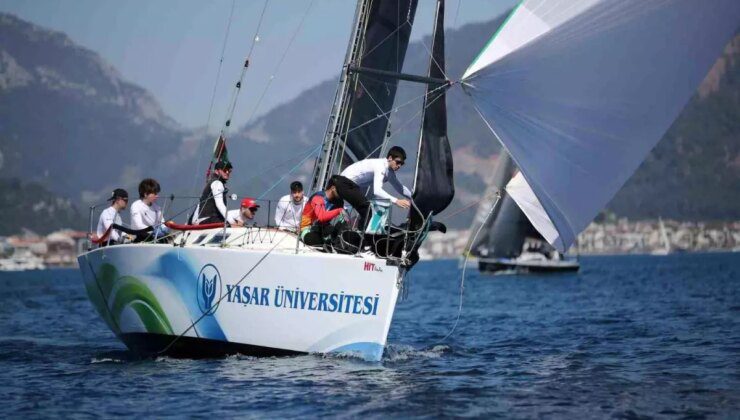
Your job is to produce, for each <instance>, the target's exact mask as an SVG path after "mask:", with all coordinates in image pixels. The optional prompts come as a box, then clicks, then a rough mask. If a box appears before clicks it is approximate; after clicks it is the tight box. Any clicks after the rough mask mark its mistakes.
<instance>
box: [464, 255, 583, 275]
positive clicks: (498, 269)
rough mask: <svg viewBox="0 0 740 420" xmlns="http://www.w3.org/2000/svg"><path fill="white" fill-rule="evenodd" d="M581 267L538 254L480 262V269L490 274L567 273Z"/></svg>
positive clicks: (565, 260)
mask: <svg viewBox="0 0 740 420" xmlns="http://www.w3.org/2000/svg"><path fill="white" fill-rule="evenodd" d="M530 254H531V255H530ZM580 267H581V264H580V263H579V262H578V261H576V260H572V259H558V260H554V259H549V258H547V257H545V256H544V255H541V254H536V253H523V254H522V255H520V256H519V257H518V258H481V259H479V260H478V269H479V270H480V271H481V272H485V273H489V274H527V273H565V272H574V271H578V269H579V268H580Z"/></svg>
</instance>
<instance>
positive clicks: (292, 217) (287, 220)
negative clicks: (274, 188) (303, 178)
mask: <svg viewBox="0 0 740 420" xmlns="http://www.w3.org/2000/svg"><path fill="white" fill-rule="evenodd" d="M306 201H307V199H306V197H305V196H304V195H303V184H301V183H300V181H293V182H292V183H291V184H290V194H288V195H286V196H283V197H282V198H281V199H280V201H278V203H277V208H276V209H275V224H277V227H278V228H280V229H284V230H290V231H293V232H298V227H299V226H300V224H301V214H303V206H305V205H306Z"/></svg>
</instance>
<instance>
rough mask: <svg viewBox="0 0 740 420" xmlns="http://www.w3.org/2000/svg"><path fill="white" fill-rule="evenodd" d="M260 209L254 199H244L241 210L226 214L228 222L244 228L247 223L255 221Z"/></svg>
mask: <svg viewBox="0 0 740 420" xmlns="http://www.w3.org/2000/svg"><path fill="white" fill-rule="evenodd" d="M259 208H260V205H259V204H257V201H255V199H254V198H252V197H244V199H243V200H242V202H241V206H240V207H239V210H229V211H228V212H227V213H226V222H227V223H228V224H229V225H231V226H244V225H245V224H246V223H247V221H249V220H252V219H254V215H255V213H257V210H258V209H259Z"/></svg>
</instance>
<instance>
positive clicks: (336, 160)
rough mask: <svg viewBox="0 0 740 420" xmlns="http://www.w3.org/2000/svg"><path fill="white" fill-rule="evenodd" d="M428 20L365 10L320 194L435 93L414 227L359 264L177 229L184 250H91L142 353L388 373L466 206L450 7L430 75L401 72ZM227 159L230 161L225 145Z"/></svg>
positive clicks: (105, 311)
mask: <svg viewBox="0 0 740 420" xmlns="http://www.w3.org/2000/svg"><path fill="white" fill-rule="evenodd" d="M416 7H417V1H416V0H400V1H396V0H382V1H381V0H360V1H358V4H357V8H356V12H355V18H354V23H353V30H352V34H351V38H350V42H349V47H348V50H347V55H346V58H345V64H344V67H343V69H342V75H341V78H340V81H339V84H338V87H337V91H336V95H335V101H334V106H333V108H332V112H331V115H330V117H329V122H328V125H327V130H326V135H325V139H324V141H323V143H322V144H323V146H322V150H321V153H320V155H319V156H318V158H317V160H316V164H315V170H314V177H313V186H312V190H313V191H319V190H323V187H324V186H325V185H326V182H327V180H328V179H329V177H330V176H331V175H332V174H335V173H339V172H340V171H341V170H342V169H343V168H344V167H346V166H347V165H349V164H351V163H353V162H355V161H357V160H360V159H364V158H368V157H371V158H372V157H378V156H380V153H381V151H382V149H383V146H384V140H385V134H386V131H387V128H388V120H389V118H388V117H389V115H390V114H391V111H392V108H393V103H394V98H395V93H396V88H397V85H398V83H399V81H400V80H408V81H411V82H418V83H424V84H426V85H427V94H426V95H424V104H423V110H424V118H423V123H422V128H421V134H420V140H419V142H420V145H419V150H418V159H417V164H416V169H415V189H414V195H413V199H414V206H413V209H412V210H411V212H410V214H409V217H408V222H407V223H406V224H405V225H404V226H401V227H398V226H390V225H385V226H381V227H380V228H381V230H382V231H381V232H377V231H376V232H371V233H366V234H364V235H362V238H363V240H364V245H363V243H362V241H361V242H360V244H359V245H358V246H357V249H355V250H354V252H347V251H346V250H344V252H341V253H340V252H326V250H325V249H316V248H313V247H308V246H305V245H304V244H303V243H302V242H301V241H300V239H299V237H298V235H296V234H295V233H292V232H287V231H282V230H277V229H271V228H256V227H230V226H226V225H224V224H223V223H221V224H216V225H217V226H214V225H205V226H204V225H198V226H194V225H179V224H174V223H168V226H170V227H171V228H173V229H175V232H176V233H175V234H174V236H173V238H172V243H130V244H121V245H115V246H105V247H100V248H96V249H91V250H89V251H88V252H85V253H84V254H82V255H80V256H79V257H78V262H79V266H80V270H81V272H82V275H83V278H84V282H85V287H86V290H87V293H88V296H89V298H90V300H91V302H92V303H93V306H94V307H95V308H96V309H97V311H98V312H99V314H100V315H101V317H102V318H103V319H104V320H105V322H106V323H107V324H108V326H109V327H110V329H111V330H112V331H113V332H114V333H115V334H116V336H118V338H119V339H120V340H121V341H123V343H125V345H126V346H127V347H128V348H129V349H131V350H132V351H134V352H136V353H140V354H144V355H172V356H186V357H199V356H211V355H214V356H215V355H222V354H229V353H236V352H239V353H242V354H248V355H256V356H264V355H278V356H279V355H290V354H301V353H350V354H354V355H356V356H358V357H361V358H363V359H366V360H370V361H378V360H380V358H381V356H382V354H383V349H384V346H385V344H386V339H387V336H388V330H389V328H390V325H391V320H392V318H393V313H394V310H395V306H396V301H397V299H398V294H399V290H400V289H401V287H402V285H403V283H404V278H405V276H406V275H407V273H408V272H409V271H410V270H411V269H412V267H413V266H414V264H415V263H416V262H417V261H418V250H419V247H420V246H421V244H422V243H423V241H424V239H425V238H426V236H427V234H428V233H429V231H430V230H433V229H432V228H433V227H435V226H436V227H439V224H433V222H432V217H433V215H435V214H438V213H439V212H441V211H442V210H444V208H445V207H447V205H448V204H449V203H450V201H451V200H452V198H453V195H454V187H453V181H452V157H451V156H452V155H451V152H450V146H449V142H448V139H447V126H446V110H445V106H446V105H445V90H446V89H447V88H448V87H449V86H450V82H449V81H448V80H446V79H445V78H444V25H443V22H444V2H443V1H441V0H440V1H439V2H437V8H436V18H435V26H434V35H433V46H432V54H431V57H430V67H429V73H428V74H427V75H423V76H422V75H411V74H404V73H401V72H400V70H401V66H402V65H403V60H404V56H405V54H406V49H407V46H408V42H409V37H410V33H411V28H412V25H413V21H414V17H415V13H416ZM245 68H246V65H245ZM238 87H239V84H237V88H238ZM379 116H380V117H379ZM227 125H228V124H227ZM214 150H215V152H214V153H215V154H217V155H219V156H220V157H221V158H223V157H225V155H226V153H225V152H226V138H225V136H224V135H223V131H222V135H220V136H219V138H218V140H217V142H216V147H215V149H214ZM115 228H119V229H124V228H123V227H115ZM376 228H378V227H377V226H376Z"/></svg>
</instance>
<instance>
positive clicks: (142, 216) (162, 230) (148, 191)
mask: <svg viewBox="0 0 740 420" xmlns="http://www.w3.org/2000/svg"><path fill="white" fill-rule="evenodd" d="M159 191H160V187H159V182H157V181H156V180H154V179H152V178H146V179H144V180H142V181H141V182H140V183H139V199H138V200H136V201H134V203H133V204H131V228H132V229H135V230H142V229H146V228H148V227H151V228H152V229H153V235H154V238H155V239H156V238H160V237H162V236H164V235H166V234H167V233H168V231H169V229H167V228H166V227H165V226H164V225H163V224H162V209H161V208H160V207H159V206H158V205H157V203H156V202H155V201H157V199H158V198H159Z"/></svg>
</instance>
